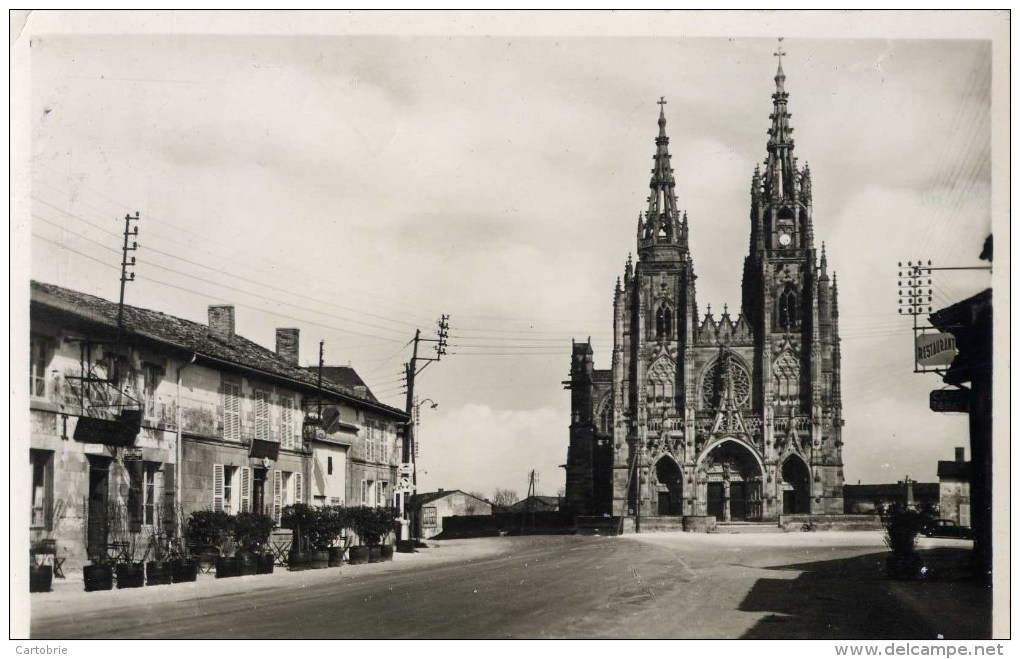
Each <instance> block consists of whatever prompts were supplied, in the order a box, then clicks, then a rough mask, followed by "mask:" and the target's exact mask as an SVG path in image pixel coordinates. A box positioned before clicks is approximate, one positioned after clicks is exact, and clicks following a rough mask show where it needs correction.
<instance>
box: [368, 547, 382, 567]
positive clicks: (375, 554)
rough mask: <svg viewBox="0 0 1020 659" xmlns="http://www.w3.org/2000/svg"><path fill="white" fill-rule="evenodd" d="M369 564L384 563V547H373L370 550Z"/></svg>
mask: <svg viewBox="0 0 1020 659" xmlns="http://www.w3.org/2000/svg"><path fill="white" fill-rule="evenodd" d="M368 562H369V563H382V546H381V545H372V546H371V547H369V548H368Z"/></svg>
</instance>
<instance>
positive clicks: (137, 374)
mask: <svg viewBox="0 0 1020 659" xmlns="http://www.w3.org/2000/svg"><path fill="white" fill-rule="evenodd" d="M32 334H33V337H35V338H36V339H41V340H42V341H43V342H44V344H45V346H46V348H45V351H44V357H43V359H42V362H41V363H42V368H41V369H40V371H41V373H42V374H43V375H42V380H41V382H40V383H39V384H40V385H41V387H42V391H36V390H35V389H34V387H32V386H31V385H32V384H33V383H32V382H31V381H30V389H29V391H30V394H32V395H30V401H29V407H30V437H29V447H30V449H31V452H30V456H29V457H30V460H29V469H30V471H34V467H33V463H32V459H33V458H34V459H35V460H37V461H39V462H40V463H41V464H45V469H44V474H45V475H44V483H43V484H42V487H41V488H40V489H39V490H38V491H36V488H35V487H34V486H32V487H30V488H29V491H28V492H25V499H27V500H26V501H25V502H24V504H23V505H26V506H29V507H30V508H31V507H38V508H39V509H40V510H38V511H32V512H31V513H30V514H31V515H34V516H35V518H36V519H35V520H34V522H33V523H31V525H30V529H29V536H30V541H31V542H32V543H33V544H34V543H37V542H39V541H42V540H53V541H55V543H56V548H57V555H58V556H59V557H61V558H63V559H65V562H64V567H65V568H66V569H68V570H75V569H78V568H80V567H81V566H82V565H84V564H85V563H86V562H87V558H88V557H87V520H88V514H89V473H90V456H91V460H92V461H93V462H94V463H95V464H96V466H103V465H106V466H107V469H108V472H107V474H108V475H107V486H108V493H109V495H108V499H107V505H106V508H107V514H108V516H109V518H110V520H111V531H110V532H111V534H112V535H117V536H125V537H124V538H120V539H125V540H130V541H131V542H132V543H133V545H135V547H134V548H135V549H136V550H137V554H138V555H139V556H140V555H141V554H142V553H144V551H145V549H146V548H147V546H148V542H149V537H150V536H151V535H152V533H153V531H154V530H156V529H157V528H158V527H159V526H161V525H162V523H163V522H171V521H172V519H173V515H172V514H167V513H166V512H165V511H166V510H172V507H173V500H172V495H173V478H174V462H175V453H176V430H175V427H174V418H175V414H176V407H175V404H174V396H175V393H176V391H175V390H176V387H175V383H174V382H173V380H172V377H168V374H169V373H173V372H174V369H175V368H176V366H177V364H178V362H177V361H176V360H174V359H173V358H172V357H168V356H166V355H161V354H159V353H158V352H155V351H153V350H151V349H147V348H140V347H136V346H130V347H128V348H127V349H126V351H125V355H126V359H123V360H122V361H121V373H120V378H119V384H120V386H119V387H114V386H109V385H106V384H102V383H93V384H92V385H90V386H89V387H88V388H87V389H86V391H85V392H84V393H85V395H84V399H83V390H82V385H81V380H80V379H77V378H80V377H81V376H82V375H83V373H82V344H81V343H80V342H77V341H72V340H70V338H71V337H81V336H82V333H81V332H80V331H76V330H69V329H66V328H64V327H61V326H60V325H58V324H56V323H54V322H48V321H44V320H40V319H37V318H34V317H33V319H32ZM91 364H92V365H93V371H92V373H91V375H92V376H93V377H98V378H107V377H109V376H110V369H109V365H110V355H109V353H108V351H104V349H103V347H102V346H98V345H95V346H92V348H91ZM36 372H39V371H36ZM36 393H39V394H40V395H34V394H36ZM83 404H84V405H83ZM124 407H133V408H138V407H141V408H142V409H143V410H144V412H143V418H142V427H141V431H140V432H139V434H138V436H137V438H136V439H135V443H134V447H133V448H135V449H138V450H139V451H140V453H141V463H142V464H145V465H150V469H152V470H153V473H152V474H151V475H152V476H153V481H154V487H153V488H152V490H151V494H152V499H151V500H146V501H144V503H150V504H152V505H154V506H159V507H161V508H163V509H164V514H153V515H151V519H152V523H151V524H143V525H142V528H141V531H140V532H138V533H132V534H129V529H128V528H127V502H128V492H129V488H130V485H131V478H130V476H129V473H128V466H129V461H125V459H124V458H125V451H124V449H123V448H116V447H108V446H104V445H102V444H91V443H86V442H82V441H76V440H75V439H74V433H75V429H76V427H77V425H78V419H79V418H81V416H82V414H83V409H84V410H85V412H84V413H85V414H87V415H88V416H98V417H103V418H107V419H113V418H116V416H117V415H118V414H119V412H120V410H121V409H123V408H124ZM136 452H137V451H136ZM136 464H137V463H136ZM135 473H136V474H137V473H140V472H139V471H136V472H135ZM32 476H34V473H33V474H32V475H30V482H32V481H31V478H32ZM40 494H41V498H42V501H41V502H40V501H38V500H37V501H36V502H35V506H33V503H32V499H33V498H36V499H38V498H39V495H40ZM145 494H148V493H143V496H144V495H145ZM128 536H130V537H128Z"/></svg>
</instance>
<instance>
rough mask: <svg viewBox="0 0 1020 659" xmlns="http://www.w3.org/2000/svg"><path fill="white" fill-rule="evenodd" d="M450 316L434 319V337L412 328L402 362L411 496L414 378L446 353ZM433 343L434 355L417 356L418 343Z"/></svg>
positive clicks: (414, 532)
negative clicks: (408, 349)
mask: <svg viewBox="0 0 1020 659" xmlns="http://www.w3.org/2000/svg"><path fill="white" fill-rule="evenodd" d="M449 321H450V316H448V315H446V314H443V315H442V316H440V317H439V320H438V321H436V323H437V325H438V326H439V329H438V330H437V331H436V338H434V339H423V338H422V336H421V330H420V329H416V330H414V339H413V342H414V349H413V350H412V352H411V361H410V362H408V363H406V364H404V372H405V374H406V377H407V396H406V399H405V409H406V410H407V421H406V422H405V426H404V428H405V431H404V445H403V447H401V453H402V455H403V458H404V460H403V462H404V464H405V465H409V466H410V472H411V473H410V474H409V475H410V481H411V482H410V494H411V495H412V496H413V495H414V494H416V493H417V492H418V461H417V452H418V451H417V446H416V445H415V442H416V438H415V425H416V424H415V415H416V414H417V409H416V404H417V401H416V399H415V393H414V380H415V377H416V376H418V375H419V374H420V373H421V372H422V371H424V370H425V369H426V368H428V366H429V364H431V363H432V362H438V361H439V360H440V359H442V357H443V355H445V354H446V343H447V337H448V336H449V332H450V322H449ZM423 341H425V342H429V343H435V344H436V345H435V350H436V356H435V357H420V356H418V344H420V343H421V342H423ZM419 362H424V365H423V366H421V367H420V368H419V367H418V363H419ZM412 515H413V517H414V518H413V519H412V520H411V536H412V538H414V539H417V538H418V535H419V529H418V519H417V515H415V514H414V511H412Z"/></svg>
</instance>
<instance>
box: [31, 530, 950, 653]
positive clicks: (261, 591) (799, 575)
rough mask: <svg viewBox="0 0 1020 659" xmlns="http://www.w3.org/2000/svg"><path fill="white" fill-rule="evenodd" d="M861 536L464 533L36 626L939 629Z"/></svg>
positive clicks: (273, 631)
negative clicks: (347, 562) (379, 559)
mask: <svg viewBox="0 0 1020 659" xmlns="http://www.w3.org/2000/svg"><path fill="white" fill-rule="evenodd" d="M849 535H851V534H844V535H842V536H838V537H839V538H845V537H846V536H849ZM833 537H835V536H833ZM856 537H860V538H861V539H862V540H861V542H856V541H854V540H852V539H851V540H845V539H843V540H841V541H840V542H838V543H836V544H835V545H832V544H831V543H828V542H826V541H825V538H826V534H821V533H818V534H789V535H785V534H779V535H761V536H756V535H734V536H728V537H726V536H718V535H717V536H705V535H688V534H683V535H665V534H663V535H659V536H656V535H648V536H642V537H640V538H635V537H632V536H628V537H621V538H600V537H577V536H537V537H527V538H488V539H479V540H464V541H457V543H461V544H460V545H457V544H456V543H450V545H449V546H450V547H451V548H454V549H455V548H456V547H458V546H460V547H461V548H463V547H468V548H469V549H471V550H472V551H474V556H473V557H472V556H471V551H468V552H467V554H466V555H465V556H464V557H463V558H460V559H459V560H454V561H450V562H444V561H439V560H429V557H428V556H426V554H428V553H429V552H433V553H434V554H435V555H441V554H442V552H443V551H444V550H445V546H444V545H442V544H441V545H440V547H439V548H437V549H430V550H427V551H426V552H424V553H423V554H418V555H415V556H405V557H400V558H403V559H405V560H403V562H398V563H391V564H387V565H388V566H390V567H388V568H385V569H379V566H357V567H351V566H345V567H344V568H341V571H340V572H341V574H342V577H341V576H340V575H338V574H337V573H336V572H334V571H332V570H321V571H316V572H317V574H310V573H294V574H287V575H273V576H268V577H248V578H246V579H250V580H251V581H249V582H248V583H249V584H250V585H247V586H241V585H239V584H240V580H237V579H231V580H221V581H220V582H207V586H209V588H206V589H205V590H204V591H195V592H196V594H195V595H194V596H191V595H189V596H188V598H187V599H183V600H181V599H180V598H178V601H174V598H173V597H169V596H159V595H158V594H157V591H158V590H159V589H164V590H162V591H161V592H163V593H169V594H173V593H181V592H184V591H183V590H178V591H175V590H174V589H180V588H185V586H164V587H156V588H144V589H141V590H139V591H134V592H131V593H128V592H127V591H125V592H124V593H123V597H122V598H117V599H114V597H115V596H118V595H121V593H104V594H95V593H90V594H81V596H80V597H79V596H78V594H77V593H75V597H74V599H73V600H69V601H68V603H62V602H60V601H59V600H54V601H53V602H50V603H46V602H45V601H44V600H41V599H35V598H44V597H49V596H52V595H54V593H47V594H42V595H38V596H33V620H32V627H31V629H32V637H33V638H47V637H53V638H305V639H313V638H316V639H317V638H326V639H336V638H389V639H399V638H458V639H459V638H823V639H824V638H867V639H885V638H916V639H921V638H933V637H934V635H935V632H934V631H933V630H932V629H929V628H927V627H926V626H925V624H924V623H923V622H921V621H920V620H919V619H918V618H917V617H915V616H914V615H912V614H911V613H910V612H909V611H907V610H905V609H904V607H903V605H902V603H901V601H900V600H898V599H897V598H896V597H895V595H894V594H893V592H892V590H891V589H892V588H893V585H892V584H890V582H889V581H888V580H887V579H886V578H885V576H884V562H883V561H884V551H883V550H884V548H883V547H881V546H880V541H878V540H877V534H876V535H874V536H873V535H872V534H859V535H858V536H856ZM865 540H866V541H865ZM470 543H476V544H474V545H471V544H470ZM855 545H856V546H855ZM862 545H863V546H862ZM419 557H422V559H421V560H420V561H418V562H416V559H418V558H419ZM362 570H363V572H360V573H359V571H362ZM329 573H332V574H329ZM226 581H230V582H234V583H233V584H230V588H227V586H226V585H225V584H224V585H223V586H222V587H221V583H223V582H226ZM240 588H244V590H240ZM167 589H169V590H167ZM230 589H232V590H230ZM147 591H148V592H147ZM90 597H96V599H94V600H92V601H91V602H90V600H89V599H88V598H90ZM99 597H106V598H107V599H106V600H103V602H104V604H103V605H102V606H90V603H99V602H100V600H99V599H98V598H99ZM37 603H39V604H38V605H37ZM47 604H49V605H47ZM71 609H73V611H72V610H71Z"/></svg>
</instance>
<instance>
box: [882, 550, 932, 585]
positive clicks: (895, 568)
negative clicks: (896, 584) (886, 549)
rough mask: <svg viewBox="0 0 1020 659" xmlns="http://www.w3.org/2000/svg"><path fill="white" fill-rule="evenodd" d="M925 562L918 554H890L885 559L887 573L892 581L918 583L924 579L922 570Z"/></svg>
mask: <svg viewBox="0 0 1020 659" xmlns="http://www.w3.org/2000/svg"><path fill="white" fill-rule="evenodd" d="M923 567H924V561H922V560H921V555H920V554H918V553H917V552H912V553H910V554H890V555H889V556H888V557H886V559H885V571H886V574H887V575H889V578H890V579H896V580H897V581H917V580H919V579H921V578H922V572H921V569H922V568H923Z"/></svg>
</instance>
